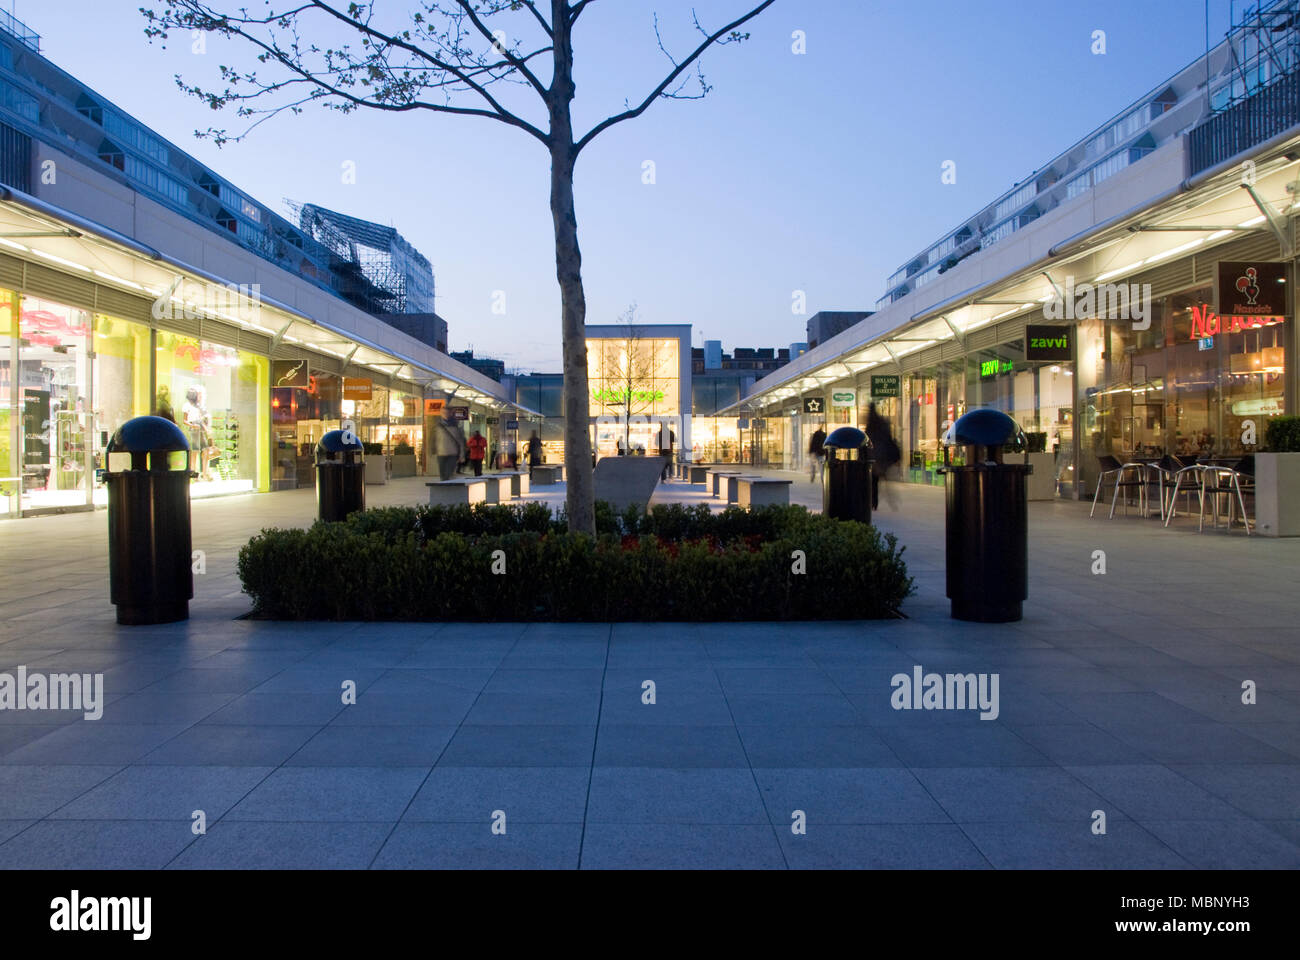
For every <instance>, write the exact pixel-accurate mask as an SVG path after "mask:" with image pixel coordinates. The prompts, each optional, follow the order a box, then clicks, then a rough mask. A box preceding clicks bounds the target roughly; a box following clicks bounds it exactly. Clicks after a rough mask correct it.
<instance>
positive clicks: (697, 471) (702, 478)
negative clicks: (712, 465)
mask: <svg viewBox="0 0 1300 960" xmlns="http://www.w3.org/2000/svg"><path fill="white" fill-rule="evenodd" d="M689 479H690V482H691V483H708V482H709V468H708V467H701V466H697V465H695V464H691V466H690V473H689Z"/></svg>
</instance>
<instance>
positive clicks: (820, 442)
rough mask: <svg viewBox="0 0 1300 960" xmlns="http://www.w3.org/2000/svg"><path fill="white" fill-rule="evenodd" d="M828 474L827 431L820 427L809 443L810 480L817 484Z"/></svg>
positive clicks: (814, 432)
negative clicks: (821, 477)
mask: <svg viewBox="0 0 1300 960" xmlns="http://www.w3.org/2000/svg"><path fill="white" fill-rule="evenodd" d="M825 473H826V431H825V430H824V429H822V427H820V426H819V427H818V428H817V429H816V430H815V431H813V435H812V439H811V440H809V441H808V479H809V480H811V481H812V482H813V483H816V482H817V481H818V480H819V479H820V476H819V474H820V475H822V476H824V475H825Z"/></svg>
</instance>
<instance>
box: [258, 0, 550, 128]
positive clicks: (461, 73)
mask: <svg viewBox="0 0 1300 960" xmlns="http://www.w3.org/2000/svg"><path fill="white" fill-rule="evenodd" d="M456 2H457V3H458V4H460V6H462V7H464V8H465V9H466V10H467V11H468V10H469V8H468V7H465V2H467V0H456ZM312 6H314V7H315V8H316V9H318V10H322V11H324V12H325V13H328V14H330V15H331V16H333V17H334V18H336V19H338V20H341V21H342V22H343V23H346V24H348V25H349V26H351V27H354V28H356V29H357V30H360V31H362V32H363V33H365V34H368V35H369V36H372V37H376V38H378V39H379V40H382V41H383V42H384V43H386V44H389V45H390V46H394V47H397V48H399V49H402V50H406V51H408V52H410V53H413V54H415V55H416V56H418V57H422V58H423V59H425V60H428V61H429V62H430V63H431V64H433V65H434V66H435V67H437V68H438V69H439V70H445V71H446V72H448V73H450V74H451V75H452V76H454V77H456V78H457V79H458V80H460V82H462V83H464V84H465V85H466V86H468V87H469V88H470V89H471V90H473V91H474V92H475V93H477V94H478V95H479V96H481V97H482V98H483V99H484V100H486V101H487V102H488V103H489V104H490V105H491V107H492V109H493V110H494V111H496V113H497V115H498V119H500V120H501V121H502V122H503V123H508V124H510V125H511V126H516V127H519V128H520V129H522V130H526V131H527V132H528V133H531V134H532V135H533V136H534V137H536V138H537V139H538V140H541V141H542V142H543V143H545V142H546V134H544V133H542V131H541V130H539V129H537V128H536V127H534V126H533V125H532V124H530V123H528V122H527V121H525V120H523V119H522V118H520V117H517V116H515V114H513V113H511V112H510V111H509V110H507V109H505V107H503V106H501V104H499V103H498V102H497V101H496V98H495V97H493V96H492V95H491V94H490V93H488V92H487V90H486V88H485V87H484V86H483V85H481V84H479V83H476V82H474V80H473V79H471V77H470V76H469V75H468V74H467V73H466V72H465V70H464V68H463V67H457V66H456V65H453V64H450V63H446V62H444V61H443V60H442V59H441V58H439V57H435V56H433V55H432V54H430V53H429V52H428V51H427V50H424V49H423V48H421V47H417V46H416V45H415V44H413V43H407V42H405V41H403V40H399V39H397V38H396V37H390V36H388V35H386V34H384V33H382V32H381V31H379V30H375V29H374V28H373V27H371V26H370V25H369V24H364V23H361V22H360V21H358V20H355V19H353V18H352V17H349V16H347V15H346V14H344V13H343V12H342V11H339V10H335V9H334V8H333V7H331V6H330V5H329V4H327V3H323V2H322V0H312ZM470 15H471V16H472V17H474V14H473V13H472V12H471V14H470ZM474 20H475V25H476V26H478V27H479V30H480V32H482V33H483V34H484V36H486V37H487V38H488V40H489V41H491V42H492V43H493V44H494V45H495V43H496V38H495V37H493V36H492V34H491V33H490V32H487V28H486V27H483V26H482V24H481V23H479V21H478V18H477V17H474ZM240 34H241V36H245V37H247V36H248V34H245V33H243V32H242V31H240ZM249 39H252V38H251V37H250V38H249ZM254 42H256V41H254ZM501 49H502V50H503V51H505V47H504V46H502V48H501ZM543 49H545V48H543ZM541 52H543V51H541V50H539V51H536V52H535V53H532V54H529V57H528V59H531V58H532V57H534V56H536V55H537V53H541ZM505 55H506V59H507V60H508V61H509V62H510V63H511V64H512V65H513V66H515V67H516V68H517V69H519V70H520V72H522V73H523V74H524V76H526V77H527V78H528V80H529V82H530V83H531V84H532V85H533V86H534V87H536V88H537V89H538V90H541V91H542V92H543V93H545V88H543V87H542V86H541V85H540V84H539V83H538V82H537V78H536V77H535V76H533V72H532V71H531V70H529V69H528V67H527V65H526V63H525V62H524V60H520V59H519V58H518V57H515V56H513V55H511V54H510V53H509V51H506V52H505ZM474 72H476V73H477V72H478V71H474ZM489 72H490V68H489ZM455 112H467V108H461V109H460V110H458V111H455ZM484 115H486V116H491V115H492V114H490V113H486V111H485V112H484Z"/></svg>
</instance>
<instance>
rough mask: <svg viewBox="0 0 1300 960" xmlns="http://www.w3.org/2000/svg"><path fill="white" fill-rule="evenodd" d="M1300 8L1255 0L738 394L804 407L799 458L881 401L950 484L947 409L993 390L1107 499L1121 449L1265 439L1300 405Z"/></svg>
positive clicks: (903, 437) (1077, 479) (1058, 488)
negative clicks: (1299, 226)
mask: <svg viewBox="0 0 1300 960" xmlns="http://www.w3.org/2000/svg"><path fill="white" fill-rule="evenodd" d="M1297 7H1300V5H1298V4H1296V3H1294V2H1290V3H1275V4H1273V5H1271V7H1269V8H1268V10H1266V11H1264V12H1263V13H1253V14H1252V16H1251V17H1249V18H1248V19H1247V21H1246V22H1244V23H1242V24H1240V25H1239V26H1238V28H1237V29H1236V30H1235V31H1234V32H1233V33H1232V34H1231V35H1230V36H1229V38H1228V39H1227V40H1225V42H1224V43H1222V44H1220V45H1219V46H1218V47H1216V48H1215V49H1213V50H1211V51H1210V53H1209V55H1208V58H1201V59H1200V60H1198V61H1196V62H1194V63H1192V64H1191V65H1189V66H1188V67H1187V68H1185V69H1184V70H1182V71H1180V72H1179V73H1178V74H1177V75H1175V76H1174V77H1173V78H1171V79H1170V80H1169V81H1168V82H1167V83H1165V84H1162V85H1160V86H1159V87H1157V88H1156V89H1154V90H1152V91H1149V92H1148V93H1147V94H1146V95H1144V96H1143V97H1142V98H1141V99H1139V100H1138V101H1137V102H1135V103H1133V104H1131V105H1130V106H1129V107H1127V108H1125V109H1124V110H1123V111H1121V112H1120V113H1119V114H1117V115H1116V117H1115V118H1114V119H1113V120H1112V121H1110V122H1108V123H1107V124H1105V125H1103V126H1102V127H1101V128H1099V129H1098V130H1096V131H1093V132H1092V133H1090V134H1089V135H1088V136H1087V137H1085V138H1084V139H1083V140H1081V141H1080V142H1079V143H1078V144H1076V146H1075V147H1073V148H1071V149H1070V150H1069V151H1066V153H1064V154H1062V155H1061V156H1060V157H1058V158H1056V159H1054V160H1053V161H1052V162H1051V163H1050V164H1049V165H1048V166H1047V167H1045V168H1044V169H1043V170H1042V171H1040V172H1039V173H1038V174H1037V175H1036V177H1035V178H1034V179H1033V180H1031V181H1029V182H1027V183H1026V184H1022V185H1019V186H1017V187H1016V188H1014V189H1013V191H1012V192H1011V193H1009V194H1008V195H1007V196H1005V197H1003V198H1001V199H999V200H998V201H996V202H995V203H994V204H993V205H991V208H990V209H989V210H986V211H985V214H989V220H990V222H989V224H988V225H987V227H986V228H982V229H975V228H974V227H972V226H971V223H970V222H968V223H966V224H963V225H962V226H961V227H959V228H958V230H957V231H955V232H954V233H953V234H952V235H950V236H948V237H946V238H945V239H944V240H941V241H940V242H938V243H937V244H935V245H934V246H933V247H932V248H930V249H929V250H927V252H926V253H925V254H923V255H921V256H919V257H917V258H914V260H913V261H911V262H909V264H908V265H907V266H906V267H905V268H904V269H903V270H902V271H901V274H902V276H899V275H895V277H893V278H891V280H890V285H889V288H888V290H887V293H886V296H885V297H884V298H882V301H881V304H880V309H879V311H878V312H877V313H875V314H874V315H872V316H871V317H868V318H866V319H865V320H863V321H861V322H860V323H857V324H855V325H854V326H852V327H850V328H849V329H847V330H845V331H843V332H841V333H840V334H837V335H835V336H833V337H831V338H830V339H829V340H827V341H825V342H823V343H821V344H819V345H818V346H816V347H815V348H813V349H812V350H810V351H809V353H808V354H806V355H805V356H803V357H801V358H799V359H798V360H796V361H794V362H792V363H791V364H789V365H788V366H787V367H785V368H783V369H782V370H780V371H777V372H776V373H774V374H772V375H770V376H768V377H766V378H764V379H763V380H762V381H760V382H759V383H757V384H756V385H755V387H754V389H753V390H752V391H750V393H749V394H748V395H747V396H746V397H745V398H743V399H742V401H741V402H739V403H738V404H736V405H735V406H734V407H733V408H731V409H730V410H728V411H726V412H727V413H729V414H731V415H735V416H738V417H755V416H760V417H763V418H765V419H767V420H769V421H771V420H772V419H774V418H775V419H780V420H782V421H784V423H785V424H786V428H785V429H786V433H787V437H788V440H787V443H786V446H785V448H784V451H783V459H784V462H785V464H786V465H787V466H797V465H800V464H802V462H803V460H804V458H805V453H804V451H805V450H806V449H807V443H808V438H809V436H810V434H811V432H812V431H813V430H815V429H816V428H817V426H819V425H821V424H823V423H826V424H828V425H829V424H836V423H856V424H857V425H859V426H860V425H862V424H863V422H864V420H865V416H866V409H867V406H868V404H870V403H872V402H874V403H875V404H876V406H877V408H878V409H879V410H880V412H881V413H883V414H884V415H885V416H887V417H888V418H889V419H890V421H891V422H892V424H893V427H894V429H895V432H896V433H897V434H898V436H899V438H900V446H901V447H902V450H903V463H902V465H901V466H902V475H903V479H906V480H912V481H916V482H922V483H941V482H942V476H941V475H940V474H939V473H938V472H937V467H938V466H939V465H940V463H941V461H942V459H943V450H942V448H941V445H940V440H941V437H942V435H943V433H944V431H945V430H946V428H947V426H948V425H949V424H951V423H952V422H953V421H954V420H956V419H957V418H958V417H960V416H961V415H962V414H963V413H964V412H965V411H967V410H969V409H973V408H976V407H993V408H996V409H999V410H1003V411H1005V412H1007V413H1008V414H1010V415H1011V416H1012V417H1013V418H1015V419H1016V420H1017V421H1018V422H1019V423H1020V424H1021V426H1022V427H1023V429H1024V430H1025V431H1026V432H1027V433H1029V434H1031V435H1034V436H1032V437H1031V439H1032V440H1034V441H1035V444H1036V446H1038V447H1041V448H1042V449H1044V450H1045V452H1047V453H1050V454H1052V458H1051V463H1050V464H1048V465H1047V467H1046V469H1048V470H1049V471H1050V472H1051V473H1052V475H1053V480H1054V486H1055V492H1056V494H1057V495H1058V496H1061V497H1091V496H1092V495H1093V492H1094V491H1095V489H1096V484H1097V478H1098V474H1099V472H1100V470H1101V468H1102V466H1103V458H1108V457H1113V458H1115V459H1117V460H1119V461H1120V462H1127V461H1129V460H1132V459H1134V458H1136V457H1142V456H1163V455H1165V454H1172V455H1176V456H1182V457H1188V458H1190V457H1193V456H1195V457H1234V456H1241V455H1244V454H1247V453H1250V452H1252V451H1253V450H1255V449H1257V448H1258V445H1259V443H1260V442H1262V438H1263V435H1264V429H1265V426H1266V424H1267V421H1268V419H1269V418H1271V417H1273V416H1276V415H1279V414H1282V413H1294V412H1296V411H1297V405H1296V401H1297V397H1296V377H1295V357H1296V334H1295V305H1294V294H1293V289H1294V277H1295V256H1296V215H1295V211H1296V209H1297V201H1298V200H1300V57H1298V56H1297V50H1298V49H1300V40H1298V35H1297V24H1300V20H1297V18H1296V17H1295V16H1293V15H1294V14H1295V13H1296V12H1297V9H1296V8H1297ZM1270 11H1271V12H1270ZM1207 61H1208V62H1207ZM1207 75H1208V77H1209V78H1210V83H1209V87H1208V91H1207V87H1206V78H1207ZM1134 151H1136V152H1134ZM1115 158H1120V159H1115ZM1121 161H1122V162H1121ZM1048 181H1051V182H1050V183H1049V182H1048ZM1031 207H1032V211H1031V212H1032V216H1031V215H1029V214H1028V213H1026V211H1029V210H1030V208H1031ZM990 211H991V212H990ZM985 214H981V216H984V215H985ZM1004 215H1005V216H1004ZM995 220H996V221H997V223H994V222H992V221H995ZM1012 222H1014V223H1015V226H1014V227H1013V228H1008V229H1002V225H1005V224H1006V223H1012ZM968 228H969V231H970V233H971V234H972V235H973V236H974V237H975V239H976V241H978V242H975V243H974V245H973V248H971V247H966V246H964V245H963V244H964V243H966V241H965V240H963V239H961V238H962V237H964V236H965V234H963V233H962V231H964V230H968ZM951 241H959V242H953V243H950V242H951ZM949 246H951V249H949ZM936 257H939V258H942V259H939V260H938V261H937V262H936V259H935V258H936ZM922 261H925V262H924V263H922ZM940 267H942V269H940ZM922 274H928V276H927V277H926V278H925V279H924V282H918V281H920V280H921V278H922ZM1265 277H1267V278H1268V283H1267V284H1265V285H1263V286H1261V285H1259V284H1256V283H1255V281H1256V280H1257V279H1258V280H1260V281H1262V280H1263V278H1265ZM837 397H838V398H839V399H838V400H837ZM810 410H812V411H815V412H809V411H810Z"/></svg>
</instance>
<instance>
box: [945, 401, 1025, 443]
mask: <svg viewBox="0 0 1300 960" xmlns="http://www.w3.org/2000/svg"><path fill="white" fill-rule="evenodd" d="M1019 434H1020V427H1019V426H1018V425H1017V424H1016V421H1014V420H1012V419H1011V418H1010V417H1008V416H1007V415H1006V414H1005V413H1003V412H1002V411H1001V410H989V409H980V410H972V411H970V412H969V413H966V414H963V415H962V416H960V417H958V418H957V422H956V423H954V424H953V425H952V426H951V427H950V428H948V430H947V432H946V433H944V435H943V442H944V443H945V444H947V445H948V446H950V447H951V446H955V445H957V444H971V445H975V446H981V447H1000V446H1002V445H1003V444H1006V443H1011V442H1012V441H1014V440H1015V439H1016V437H1017V436H1018V435H1019Z"/></svg>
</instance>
